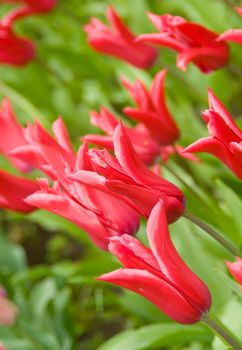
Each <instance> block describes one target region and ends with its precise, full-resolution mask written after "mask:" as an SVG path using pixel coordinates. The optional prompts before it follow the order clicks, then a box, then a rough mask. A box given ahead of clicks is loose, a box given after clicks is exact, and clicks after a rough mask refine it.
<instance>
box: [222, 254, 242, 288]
mask: <svg viewBox="0 0 242 350" xmlns="http://www.w3.org/2000/svg"><path fill="white" fill-rule="evenodd" d="M236 260H237V261H236V262H233V263H232V262H230V261H225V263H226V265H227V268H228V270H229V271H230V273H231V274H232V275H233V277H234V278H235V279H236V281H237V282H239V284H240V287H241V290H242V259H241V258H239V257H237V258H236Z"/></svg>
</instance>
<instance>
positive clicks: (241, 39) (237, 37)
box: [218, 29, 242, 45]
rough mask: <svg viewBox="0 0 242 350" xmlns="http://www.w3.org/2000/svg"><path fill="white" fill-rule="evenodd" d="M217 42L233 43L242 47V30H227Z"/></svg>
mask: <svg viewBox="0 0 242 350" xmlns="http://www.w3.org/2000/svg"><path fill="white" fill-rule="evenodd" d="M218 40H219V41H222V40H226V41H233V42H234V43H237V44H240V45H242V29H229V30H227V31H226V32H224V33H223V34H221V35H220V36H219V38H218Z"/></svg>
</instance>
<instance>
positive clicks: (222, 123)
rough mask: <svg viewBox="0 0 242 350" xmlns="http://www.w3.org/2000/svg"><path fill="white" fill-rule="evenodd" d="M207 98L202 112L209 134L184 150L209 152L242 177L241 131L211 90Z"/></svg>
mask: <svg viewBox="0 0 242 350" xmlns="http://www.w3.org/2000/svg"><path fill="white" fill-rule="evenodd" d="M208 100H209V109H208V110H206V111H205V112H204V113H203V118H204V120H205V122H206V124H207V126H208V130H209V133H210V136H209V137H205V138H202V139H200V140H198V141H196V142H194V143H193V144H192V145H190V146H188V147H187V148H186V149H185V150H184V151H185V152H192V153H193V152H206V153H211V154H212V155H214V156H215V157H217V158H219V159H220V160H221V161H222V162H223V163H224V164H225V165H226V166H227V167H228V168H229V169H230V170H231V171H232V172H233V173H234V174H235V175H236V176H238V177H239V178H240V179H242V131H241V130H240V129H239V128H238V127H237V125H236V124H235V122H234V120H233V118H232V117H231V115H230V114H229V112H228V111H227V110H226V109H225V107H224V106H223V104H222V103H221V102H220V101H219V100H218V98H217V97H216V96H215V95H214V94H213V92H212V91H211V90H209V93H208Z"/></svg>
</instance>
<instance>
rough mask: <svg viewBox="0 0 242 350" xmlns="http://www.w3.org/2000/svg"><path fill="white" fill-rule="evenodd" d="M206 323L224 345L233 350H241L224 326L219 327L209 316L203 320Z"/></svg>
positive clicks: (241, 347)
mask: <svg viewBox="0 0 242 350" xmlns="http://www.w3.org/2000/svg"><path fill="white" fill-rule="evenodd" d="M203 322H204V323H206V325H207V326H209V327H210V328H211V329H212V330H213V331H214V332H215V333H216V334H217V335H218V336H219V337H220V338H221V339H222V340H223V341H225V343H226V344H228V345H230V346H231V347H232V348H233V349H235V350H242V346H241V344H239V342H238V341H237V339H235V338H234V337H233V336H232V334H230V332H229V331H228V330H226V329H225V328H224V326H222V325H220V324H219V323H218V322H217V321H215V320H214V319H213V318H212V317H211V316H210V315H206V316H205V317H204V319H203Z"/></svg>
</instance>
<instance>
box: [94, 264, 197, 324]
mask: <svg viewBox="0 0 242 350" xmlns="http://www.w3.org/2000/svg"><path fill="white" fill-rule="evenodd" d="M98 280H100V281H106V282H109V283H112V284H115V285H118V286H120V287H123V288H127V289H129V290H131V291H133V292H135V293H138V294H140V295H142V296H144V297H145V298H147V299H148V300H150V301H151V302H152V303H153V304H155V305H156V306H157V307H158V308H159V309H160V310H161V311H163V312H164V313H165V314H167V315H168V316H169V317H171V318H172V319H173V320H175V321H177V322H179V323H184V324H190V323H195V322H198V321H199V320H200V319H201V317H202V314H201V312H200V311H198V310H196V309H195V308H193V307H192V306H191V305H190V304H189V303H188V302H187V301H186V300H185V299H184V297H183V296H182V295H181V294H180V293H179V292H178V291H177V290H176V289H175V288H174V287H173V286H171V285H170V284H169V283H167V282H166V281H164V280H162V279H160V278H158V277H156V276H154V275H152V274H151V273H149V272H147V271H144V270H138V269H119V270H116V271H113V272H110V273H107V274H105V275H102V276H101V277H99V278H98Z"/></svg>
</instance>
